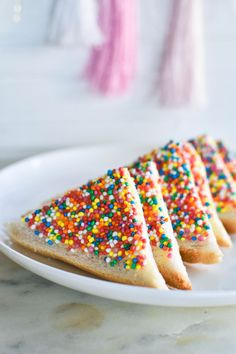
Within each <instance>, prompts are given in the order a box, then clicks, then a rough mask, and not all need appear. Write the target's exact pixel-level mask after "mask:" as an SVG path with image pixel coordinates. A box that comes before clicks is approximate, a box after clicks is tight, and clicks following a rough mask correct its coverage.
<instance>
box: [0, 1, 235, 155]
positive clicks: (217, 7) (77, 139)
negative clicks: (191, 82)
mask: <svg viewBox="0 0 236 354" xmlns="http://www.w3.org/2000/svg"><path fill="white" fill-rule="evenodd" d="M64 1H65V2H66V1H67V0H64ZM16 6H20V7H21V14H20V16H21V18H20V20H19V21H18V20H17V21H16V22H14V21H13V16H14V11H15V10H14V9H16ZM53 6H55V1H53V0H40V1H33V0H21V2H19V1H18V2H17V1H15V0H0V159H2V160H4V159H18V158H20V157H24V156H27V155H31V154H34V153H37V152H41V151H45V150H51V149H54V148H58V147H64V146H71V145H72V146H74V145H86V144H96V143H99V144H103V143H107V142H109V143H110V142H121V143H122V142H124V141H126V142H132V143H133V142H135V143H137V144H138V143H145V142H149V144H150V143H151V144H153V146H155V145H157V144H159V143H163V142H166V141H167V140H168V139H170V138H174V139H182V138H189V137H192V136H194V135H196V134H201V133H204V132H207V133H210V134H212V135H214V136H215V137H221V138H222V139H224V140H225V141H226V143H227V144H228V145H229V146H230V147H232V148H234V149H236V141H235V131H236V117H235V115H236V64H235V63H236V2H235V1H234V0H224V1H223V0H205V1H204V36H203V42H204V49H205V60H206V87H207V103H206V104H205V106H203V107H202V106H200V107H198V106H197V107H192V106H181V107H178V108H174V107H164V106H162V105H160V103H159V101H158V94H157V90H156V89H155V87H156V81H157V77H158V67H159V65H160V60H161V52H162V50H163V41H164V38H165V34H166V31H167V24H168V18H169V14H170V7H171V1H170V0H145V1H143V0H139V1H137V8H138V37H137V39H138V64H137V72H136V75H135V77H134V80H133V82H132V85H131V87H130V88H129V89H128V90H127V91H126V92H125V93H123V94H122V95H115V96H107V95H102V94H99V93H98V92H96V91H95V90H93V89H91V87H90V86H89V85H88V82H87V81H86V80H84V77H83V72H84V67H85V65H86V62H87V60H88V56H89V53H90V49H91V48H88V46H85V45H83V44H81V45H80V44H77V45H73V46H63V45H52V44H49V43H48V42H47V41H46V38H47V34H48V28H49V23H50V20H51V15H52V8H53Z"/></svg>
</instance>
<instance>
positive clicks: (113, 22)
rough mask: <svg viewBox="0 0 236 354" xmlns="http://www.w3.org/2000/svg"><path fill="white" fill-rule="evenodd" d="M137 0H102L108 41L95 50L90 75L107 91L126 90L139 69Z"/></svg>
mask: <svg viewBox="0 0 236 354" xmlns="http://www.w3.org/2000/svg"><path fill="white" fill-rule="evenodd" d="M136 4H137V3H136V0H100V26H101V30H102V32H103V35H104V38H105V40H104V42H103V44H102V45H100V46H96V47H94V48H93V49H92V50H91V54H90V58H89V63H88V66H87V69H86V73H85V74H86V77H87V79H88V81H89V82H90V83H91V85H92V86H93V87H94V88H95V89H97V90H98V91H100V92H102V93H103V94H120V93H123V92H124V91H125V90H126V89H127V88H128V87H129V86H130V85H131V83H132V81H133V78H134V74H135V69H136V57H137V51H136V37H137V36H136Z"/></svg>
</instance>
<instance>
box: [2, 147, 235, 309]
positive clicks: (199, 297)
mask: <svg viewBox="0 0 236 354" xmlns="http://www.w3.org/2000/svg"><path fill="white" fill-rule="evenodd" d="M142 145H143V146H146V147H148V144H142ZM124 146H129V147H130V146H133V147H135V146H137V144H129V143H125V144H122V147H124ZM139 146H140V145H139ZM108 147H112V148H117V149H119V148H120V147H121V146H120V144H117V143H105V144H92V145H85V146H74V147H65V148H60V149H54V150H51V151H47V152H43V153H40V154H36V155H33V156H29V157H26V158H24V159H21V160H19V161H17V162H14V163H12V164H10V165H8V166H6V167H4V168H2V169H0V177H1V175H2V174H4V173H8V172H9V171H10V170H11V169H13V170H14V168H17V167H18V166H21V165H24V164H25V163H26V164H27V163H29V164H32V163H33V162H34V160H40V159H41V160H43V159H47V158H53V155H60V154H64V153H76V151H81V150H92V149H94V148H96V149H106V148H108ZM0 231H1V228H0ZM1 234H2V235H3V236H4V239H3V238H2V237H1ZM5 240H9V237H8V235H7V234H6V232H4V231H1V233H0V251H1V252H2V253H3V254H5V256H7V257H8V258H10V259H11V260H12V261H14V262H16V263H17V264H19V265H21V266H22V267H24V268H25V269H27V270H29V271H31V272H32V273H35V274H37V275H39V276H41V277H43V278H46V279H48V280H50V281H53V282H54V283H57V284H60V285H63V286H66V287H68V288H71V289H74V290H77V291H82V292H85V293H88V294H91V295H95V296H100V297H104V298H108V299H113V300H119V301H125V302H132V303H139V304H148V305H159V306H172V307H206V306H209V307H214V306H229V305H235V304H236V289H235V290H231V289H229V290H191V291H184V290H171V291H162V290H158V289H152V288H147V287H139V286H134V285H127V284H121V283H116V282H109V281H107V280H103V279H100V278H91V277H88V276H86V275H80V274H75V273H72V272H69V271H66V270H62V269H58V268H56V267H53V266H50V265H47V264H45V263H43V262H40V261H37V260H35V259H33V258H31V257H29V256H26V255H24V254H22V253H21V252H19V251H16V250H14V249H13V248H11V247H10V246H9V245H7V244H6V243H5ZM27 263H32V264H33V266H34V267H36V266H37V267H38V268H39V269H40V272H37V271H35V269H34V270H31V269H30V268H29V267H28V266H27ZM44 270H49V273H50V272H51V273H53V274H54V273H55V274H56V275H60V274H62V275H66V274H70V277H72V278H74V279H77V280H78V279H79V280H80V281H82V282H84V281H85V280H86V282H87V283H88V284H87V287H86V286H84V285H83V288H81V289H79V288H77V287H72V286H69V285H66V283H67V282H64V281H59V280H55V279H54V280H53V279H51V278H50V277H47V276H46V275H45V274H42V272H43V271H44ZM92 287H94V291H93V289H91V288H92ZM102 287H103V289H105V290H103V291H104V294H102V295H101V293H103V291H101V288H102ZM120 288H122V290H123V292H124V294H123V295H119V294H118V293H119V291H118V290H119V289H120ZM98 290H99V291H98ZM106 290H109V293H108V292H107V293H106ZM112 290H113V293H114V294H110V291H111V292H112ZM96 291H97V292H99V293H97V292H96ZM136 292H138V293H139V294H138V295H140V294H141V293H142V297H143V299H142V298H141V299H140V298H139V297H138V299H137V298H136V299H135V295H137V293H136ZM127 294H132V297H131V296H129V298H128V299H127V298H125V295H127ZM172 294H173V295H174V296H173V295H172ZM154 295H155V298H154V299H153V297H154ZM154 300H156V301H154ZM178 301H179V302H180V304H176V302H178ZM182 301H184V303H182ZM211 301H212V302H211Z"/></svg>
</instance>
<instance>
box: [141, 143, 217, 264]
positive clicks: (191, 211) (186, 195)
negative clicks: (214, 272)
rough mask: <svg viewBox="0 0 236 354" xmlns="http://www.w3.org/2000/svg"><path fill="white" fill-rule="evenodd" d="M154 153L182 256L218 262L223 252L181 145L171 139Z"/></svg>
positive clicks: (195, 260) (190, 259)
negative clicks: (217, 242) (218, 244)
mask: <svg viewBox="0 0 236 354" xmlns="http://www.w3.org/2000/svg"><path fill="white" fill-rule="evenodd" d="M146 156H147V155H146ZM151 156H152V157H153V159H154V161H155V162H156V166H157V169H158V172H159V175H160V180H161V185H162V194H163V198H164V200H165V202H166V205H167V208H168V212H169V215H170V219H171V222H172V225H173V229H174V234H175V236H176V238H177V240H178V243H179V247H180V252H181V255H182V257H183V259H184V260H186V261H188V262H192V263H194V262H202V263H215V262H219V261H220V259H221V252H220V250H219V248H218V246H217V244H216V240H215V236H214V234H213V231H212V228H211V225H210V223H209V220H208V216H207V213H206V212H205V210H204V208H203V206H202V203H201V200H200V197H199V195H198V193H197V190H196V186H195V184H194V178H193V175H192V172H191V169H190V165H189V163H188V161H187V159H186V157H185V156H184V154H183V151H182V149H181V145H180V144H179V143H174V142H170V143H168V144H167V145H166V146H164V147H163V148H160V149H159V150H158V151H157V153H156V154H154V153H151ZM148 158H149V157H148ZM195 244H196V246H195Z"/></svg>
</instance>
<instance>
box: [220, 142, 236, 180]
mask: <svg viewBox="0 0 236 354" xmlns="http://www.w3.org/2000/svg"><path fill="white" fill-rule="evenodd" d="M217 147H218V152H219V153H220V156H221V157H222V159H223V160H224V163H225V164H226V166H227V168H228V170H229V172H230V173H231V176H232V177H233V179H234V181H236V156H234V154H232V153H231V152H230V151H229V150H228V149H227V148H226V146H225V145H224V144H223V142H222V141H217Z"/></svg>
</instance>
